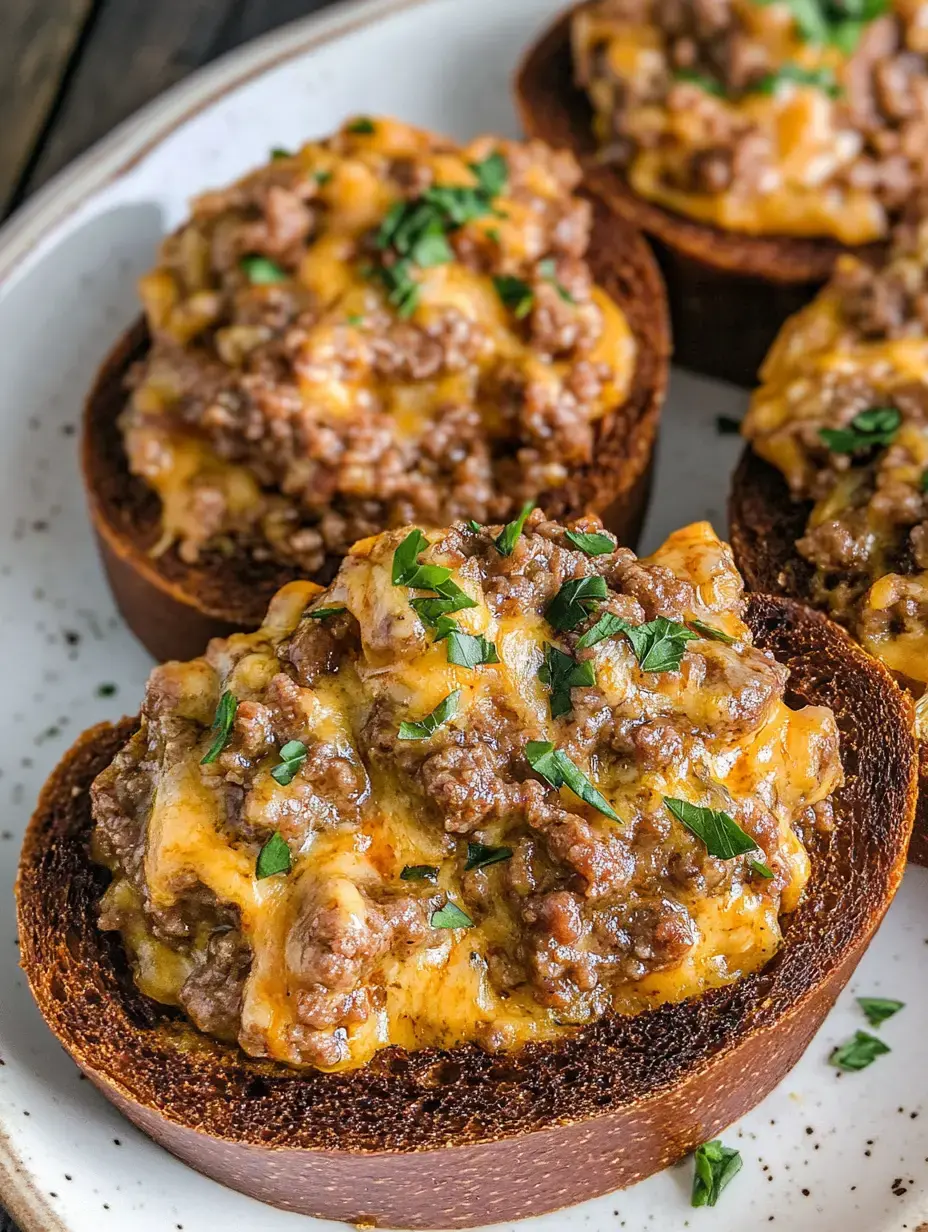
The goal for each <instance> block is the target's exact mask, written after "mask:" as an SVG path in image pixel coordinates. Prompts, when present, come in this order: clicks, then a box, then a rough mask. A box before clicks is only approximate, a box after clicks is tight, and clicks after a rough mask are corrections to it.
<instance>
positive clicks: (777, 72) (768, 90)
mask: <svg viewBox="0 0 928 1232" xmlns="http://www.w3.org/2000/svg"><path fill="white" fill-rule="evenodd" d="M687 9H689V15H688V16H687ZM847 9H848V10H849V9H850V6H847ZM681 14H682V16H681ZM874 19H875V20H874ZM926 31H928V5H925V4H924V3H920V2H918V0H887V2H886V3H881V0H875V2H874V3H873V4H868V5H865V6H863V7H862V8H860V10H859V15H858V14H856V13H855V14H851V13H849V12H845V10H844V9H843V8H842V5H841V4H839V3H830V2H828V0H808V2H807V3H803V4H802V5H798V4H791V3H789V2H787V0H772V2H771V0H730V3H722V4H718V5H714V6H711V7H709V6H705V7H702V8H701V7H700V6H695V5H694V6H685V5H678V4H673V5H671V4H665V3H663V0H598V2H596V3H593V4H591V5H588V6H585V7H583V8H581V9H580V10H579V11H578V14H577V16H576V18H575V20H574V23H573V48H574V63H575V68H576V73H577V79H578V82H579V84H581V85H582V86H583V87H584V88H586V90H587V92H588V94H589V96H590V99H591V102H592V104H593V107H594V110H595V119H594V129H595V133H596V136H597V138H598V140H599V142H600V144H601V146H602V149H603V156H604V158H606V159H608V160H613V159H617V160H618V161H620V162H621V163H622V164H623V165H624V167H625V171H626V174H627V177H628V180H629V183H630V185H631V187H632V188H633V189H634V190H635V192H637V193H638V194H639V195H640V196H642V197H644V198H646V199H647V200H649V201H654V202H656V203H658V204H659V205H662V206H665V207H666V208H668V209H670V210H673V211H675V212H677V213H680V214H683V215H685V216H687V217H689V218H693V219H696V220H697V221H699V222H701V223H706V224H710V225H713V226H716V227H719V228H721V229H723V230H725V231H734V232H739V233H743V234H747V235H784V236H828V237H832V238H834V239H837V240H840V241H841V242H843V243H845V244H849V245H856V244H863V243H867V242H869V241H872V240H875V239H879V238H880V237H882V236H884V235H885V234H886V233H887V229H888V217H889V212H890V211H891V210H892V209H895V208H898V205H899V200H898V192H899V189H900V187H902V190H903V191H907V189H906V187H905V185H907V184H909V181H911V192H912V194H913V195H914V193H915V191H916V188H917V184H916V182H915V181H916V180H917V178H918V174H917V171H916V170H915V169H916V168H917V167H918V166H920V161H921V154H920V152H919V151H920V149H921V145H922V136H921V135H920V134H923V128H924V120H923V116H922V112H923V109H924V99H923V97H922V95H921V94H918V90H919V89H920V87H919V85H918V81H917V80H916V81H915V84H914V87H913V89H914V91H915V93H914V94H913V95H912V97H911V100H910V101H909V102H908V103H906V104H904V105H902V104H898V105H897V102H896V100H894V99H893V100H890V99H888V98H887V96H886V94H885V92H884V90H885V88H886V87H885V86H884V81H888V80H889V78H890V72H892V74H893V80H895V81H896V82H898V81H899V70H897V69H896V67H895V63H894V62H893V64H892V68H891V69H890V70H887V69H886V67H885V66H886V65H887V64H889V63H890V62H891V61H892V60H893V57H894V56H896V55H897V54H898V55H899V56H900V57H903V58H904V57H905V56H908V61H907V68H905V67H903V68H902V69H901V71H902V72H903V74H904V73H905V72H906V71H911V69H912V61H913V60H914V61H916V62H917V63H918V64H919V65H920V67H919V68H918V69H917V70H915V76H916V79H917V78H918V77H919V76H921V77H923V75H924V65H923V63H922V62H921V57H922V56H923V55H924V54H925V52H926V50H928V33H926ZM900 63H901V61H900ZM884 73H885V76H883V74H884ZM916 99H917V101H916ZM900 108H901V109H900ZM916 119H917V120H918V125H919V127H918V128H917V129H916V127H915V124H914V121H915V120H916ZM874 132H876V133H877V136H876V138H874V137H873V134H874ZM890 154H891V156H892V157H891V158H890V157H889V155H890ZM884 158H886V159H887V160H888V164H887V163H884V161H883V160H884ZM900 167H902V168H904V169H905V170H904V175H905V177H906V178H905V182H904V183H903V181H902V180H901V178H900V176H901V173H900ZM887 187H889V188H890V192H889V193H887V192H886V191H885V189H886V188H887Z"/></svg>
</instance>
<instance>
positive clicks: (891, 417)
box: [818, 406, 902, 453]
mask: <svg viewBox="0 0 928 1232" xmlns="http://www.w3.org/2000/svg"><path fill="white" fill-rule="evenodd" d="M901 423H902V416H901V415H900V414H899V412H898V411H897V410H896V408H895V407H894V406H878V407H873V408H872V409H871V410H869V411H861V412H860V414H859V415H855V416H854V418H853V419H852V420H851V422H850V424H849V425H848V426H847V427H846V428H819V433H818V434H819V437H820V438H821V440H822V441H823V442H824V444H826V445H827V446H828V448H829V449H830V450H831V452H832V453H860V452H862V451H863V450H867V449H873V448H875V447H877V446H879V447H881V448H882V447H884V446H886V445H891V444H892V442H893V440H894V439H895V436H896V433H897V432H898V431H899V425H900V424H901Z"/></svg>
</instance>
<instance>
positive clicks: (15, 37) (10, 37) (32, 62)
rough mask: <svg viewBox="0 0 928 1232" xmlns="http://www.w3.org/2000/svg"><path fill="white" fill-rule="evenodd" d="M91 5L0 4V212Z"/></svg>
mask: <svg viewBox="0 0 928 1232" xmlns="http://www.w3.org/2000/svg"><path fill="white" fill-rule="evenodd" d="M92 8H93V0H41V2H38V0H2V3H0V116H2V117H3V122H2V124H0V216H2V214H3V212H4V206H5V203H6V202H7V201H8V200H9V198H10V196H11V195H12V193H13V191H14V189H15V187H16V185H17V184H18V183H19V181H20V179H21V177H22V175H23V173H24V170H25V168H26V167H27V165H28V162H29V158H30V155H31V153H32V150H33V149H34V147H35V145H36V143H37V142H38V141H39V139H40V137H41V135H42V132H43V129H44V128H45V125H46V121H47V119H48V117H49V114H50V111H51V108H52V106H53V105H54V102H55V98H56V96H57V94H58V89H59V85H60V83H61V80H62V76H63V74H64V72H65V69H66V68H67V66H68V63H69V61H70V59H71V56H72V53H73V52H74V49H75V46H76V45H77V42H78V39H79V38H80V35H81V31H82V30H83V29H84V25H85V23H86V22H87V19H88V17H89V16H90V13H91V11H92ZM0 1232H2V1229H0Z"/></svg>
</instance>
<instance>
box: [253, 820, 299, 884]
mask: <svg viewBox="0 0 928 1232" xmlns="http://www.w3.org/2000/svg"><path fill="white" fill-rule="evenodd" d="M291 867H292V864H291V860H290V847H289V845H288V843H287V840H286V839H285V838H284V837H283V835H282V834H279V833H278V832H277V831H276V830H275V831H274V833H273V834H272V835H271V837H270V838H269V839H268V840H267V842H266V843H265V844H264V846H263V847H262V848H261V850H260V851H259V852H258V859H257V860H256V862H255V877H256V878H257V879H258V881H263V880H264V878H265V877H273V876H274V875H275V873H289V872H290V869H291Z"/></svg>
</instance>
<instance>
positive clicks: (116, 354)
mask: <svg viewBox="0 0 928 1232" xmlns="http://www.w3.org/2000/svg"><path fill="white" fill-rule="evenodd" d="M588 255H589V261H590V265H591V267H592V269H593V272H594V275H595V278H596V281H597V282H598V283H599V284H600V285H601V286H602V287H604V288H605V290H606V291H607V292H608V293H609V294H610V295H611V296H612V298H613V299H614V300H615V302H616V303H617V304H618V305H619V306H620V308H621V309H622V310H623V312H624V313H625V315H626V317H627V319H628V321H629V324H630V325H631V328H632V331H633V332H634V335H635V338H636V339H637V343H638V358H637V363H636V366H635V372H634V377H633V381H632V388H631V392H630V395H629V397H628V399H627V400H626V402H625V403H624V404H623V405H622V406H621V407H619V408H618V409H617V410H616V411H614V412H613V413H611V414H610V415H609V416H607V417H606V418H605V419H603V420H602V421H601V423H600V424H599V427H598V432H597V440H596V452H595V457H594V460H593V462H592V463H591V464H590V465H588V466H583V467H580V468H577V469H576V470H575V471H574V472H573V473H572V474H571V476H570V478H569V480H568V482H567V483H566V484H565V485H564V487H562V488H558V489H552V490H551V491H550V492H545V493H543V494H542V495H541V497H540V498H539V504H540V505H541V507H542V508H543V509H544V510H545V512H546V513H547V514H548V516H549V517H551V518H556V519H558V520H560V521H564V520H567V519H569V518H572V517H578V516H579V515H581V514H583V513H586V512H588V511H592V512H594V513H598V514H599V515H600V516H601V517H602V519H603V521H604V522H605V523H606V525H607V526H608V527H609V529H610V530H612V531H613V532H614V533H615V534H616V535H617V536H618V539H619V542H620V543H624V544H628V545H629V546H632V547H633V546H634V545H635V543H636V541H637V539H638V535H639V534H640V532H641V526H642V523H643V521H644V516H645V513H646V511H647V505H648V498H649V496H650V490H651V475H652V470H653V461H654V446H655V441H656V437H657V425H658V419H659V416H660V409H661V405H662V403H663V400H664V392H665V389H666V385H667V370H668V364H669V355H670V332H669V325H668V320H667V298H666V294H665V292H664V286H663V283H662V281H661V276H660V273H659V272H658V269H657V266H656V264H655V262H654V258H653V257H652V255H651V252H650V250H649V249H648V246H647V244H646V243H645V242H644V241H643V240H642V238H641V237H640V236H639V235H638V233H637V232H636V231H635V230H634V229H633V228H632V227H631V226H629V225H627V224H626V223H622V222H620V223H618V224H617V223H616V222H615V220H614V219H613V217H612V216H611V214H610V213H609V211H608V210H607V209H606V208H605V206H603V205H602V204H600V203H599V202H594V220H593V232H592V241H591V245H590V252H589V254H588ZM148 343H149V338H148V333H147V330H146V328H145V325H144V323H143V322H141V321H140V322H138V323H137V324H136V325H135V326H133V328H132V329H131V330H129V331H128V333H126V334H125V335H124V336H123V337H122V338H121V339H120V341H119V343H118V344H117V346H116V348H115V349H114V350H113V351H112V353H111V354H110V355H109V357H108V358H107V360H106V361H105V363H104V365H103V367H102V369H101V371H100V373H99V375H98V377H97V381H96V384H95V385H94V387H93V389H92V390H91V393H90V396H89V398H88V400H87V403H86V407H85V411H84V431H83V466H84V480H85V484H86V487H87V491H88V495H89V500H90V512H91V517H92V520H93V524H94V528H95V531H96V535H97V540H98V543H99V546H100V551H101V554H102V557H103V563H104V566H105V568H106V573H107V577H108V578H109V582H110V585H111V587H112V589H113V594H114V596H115V598H116V602H117V605H118V606H119V609H120V611H121V612H122V614H123V616H124V617H125V619H126V622H127V623H128V625H129V627H130V628H131V629H132V631H133V632H134V633H135V634H136V636H137V637H138V638H139V640H140V641H141V642H142V643H143V644H144V645H145V646H146V647H147V648H148V649H149V650H150V651H151V653H152V654H153V655H154V656H155V657H156V658H157V659H162V660H163V659H191V658H194V657H195V656H196V655H198V654H200V653H201V652H202V650H203V648H204V646H205V645H206V643H207V641H208V640H209V638H211V637H225V636H227V635H228V634H229V633H232V632H234V631H235V630H238V629H256V628H258V626H259V625H260V624H261V621H262V619H263V617H264V613H265V611H266V610H267V605H268V603H269V602H270V600H271V598H272V596H273V595H274V593H275V592H276V591H277V590H279V589H280V587H281V586H283V585H284V583H286V582H289V581H292V580H293V579H294V578H295V577H298V576H302V575H301V574H299V572H298V571H296V570H294V569H293V568H291V567H288V566H284V565H281V564H278V563H275V562H273V561H269V562H266V563H257V562H255V560H254V559H253V557H252V556H251V555H250V554H248V553H245V552H240V553H237V554H235V555H232V556H222V555H219V554H218V553H212V554H209V555H207V556H205V557H204V558H203V559H202V560H201V561H200V562H199V563H197V564H195V565H190V564H185V563H184V562H183V561H182V560H181V559H180V557H179V556H178V554H177V552H176V550H174V549H173V548H171V549H169V550H168V551H166V552H164V553H163V554H162V555H160V556H158V557H157V558H155V557H153V556H152V555H151V549H152V547H153V546H154V545H155V544H157V542H158V540H159V538H160V534H161V523H160V502H159V500H158V498H157V497H156V496H155V495H154V493H153V492H152V491H151V490H150V489H149V488H148V487H146V486H145V484H144V483H143V482H142V481H141V480H140V479H137V478H136V477H135V476H133V475H132V474H130V472H129V468H128V464H127V461H126V453H125V449H124V447H123V441H122V435H121V433H120V431H119V427H118V419H119V415H120V413H121V412H122V410H123V407H124V406H125V402H126V389H125V378H126V375H127V373H128V371H129V369H130V368H131V366H132V364H133V363H135V362H136V361H138V360H139V359H141V358H142V356H143V355H144V354H145V351H146V349H147V347H148ZM337 566H338V561H337V560H335V559H332V560H329V561H327V562H326V564H325V566H324V568H323V569H322V570H321V571H320V573H319V575H317V576H316V578H315V579H314V580H316V581H319V582H322V583H323V584H325V583H327V582H328V581H329V580H330V579H331V577H332V576H333V575H334V573H335V570H336V568H337Z"/></svg>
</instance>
